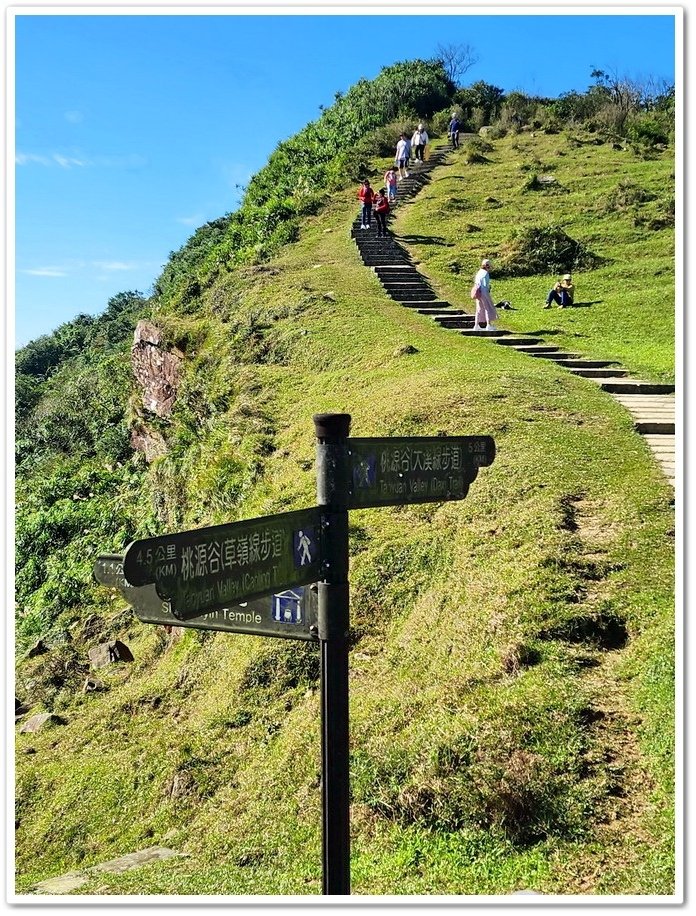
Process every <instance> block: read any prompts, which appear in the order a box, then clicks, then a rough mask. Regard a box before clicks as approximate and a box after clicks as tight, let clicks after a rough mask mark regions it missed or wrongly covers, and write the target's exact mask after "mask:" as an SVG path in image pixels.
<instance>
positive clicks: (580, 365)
mask: <svg viewBox="0 0 696 916" xmlns="http://www.w3.org/2000/svg"><path fill="white" fill-rule="evenodd" d="M554 362H557V363H558V365H559V366H565V368H566V369H604V368H606V367H607V366H618V365H619V364H618V363H617V362H616V360H612V359H584V358H583V357H573V358H568V357H564V358H561V359H556V360H554Z"/></svg>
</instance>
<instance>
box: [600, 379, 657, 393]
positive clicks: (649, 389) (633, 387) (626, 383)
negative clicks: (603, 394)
mask: <svg viewBox="0 0 696 916" xmlns="http://www.w3.org/2000/svg"><path fill="white" fill-rule="evenodd" d="M598 384H599V386H600V388H601V389H602V391H608V392H609V393H610V394H673V393H674V385H669V384H661V383H659V382H643V381H640V380H639V379H618V378H617V379H606V380H605V379H599V380H598Z"/></svg>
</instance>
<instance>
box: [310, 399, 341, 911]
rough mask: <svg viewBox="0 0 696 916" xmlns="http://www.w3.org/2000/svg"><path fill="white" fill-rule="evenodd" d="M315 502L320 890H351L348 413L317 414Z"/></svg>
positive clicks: (326, 891)
mask: <svg viewBox="0 0 696 916" xmlns="http://www.w3.org/2000/svg"><path fill="white" fill-rule="evenodd" d="M314 426H315V433H316V437H317V504H318V505H319V506H321V508H322V510H323V511H322V531H321V539H322V558H323V564H322V581H320V582H319V608H318V623H319V639H320V641H321V756H322V864H323V881H322V892H323V893H324V894H350V775H349V745H348V626H349V600H348V484H349V480H348V474H349V468H348V446H347V438H348V433H349V431H350V415H349V414H317V415H316V416H315V417H314Z"/></svg>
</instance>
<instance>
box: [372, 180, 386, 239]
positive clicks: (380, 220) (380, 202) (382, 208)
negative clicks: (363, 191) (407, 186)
mask: <svg viewBox="0 0 696 916" xmlns="http://www.w3.org/2000/svg"><path fill="white" fill-rule="evenodd" d="M387 213H389V199H388V198H387V192H386V188H380V189H379V191H378V192H377V195H376V197H375V216H376V218H377V237H378V238H386V237H387V235H388V232H387Z"/></svg>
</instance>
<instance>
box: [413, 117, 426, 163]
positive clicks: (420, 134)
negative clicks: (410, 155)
mask: <svg viewBox="0 0 696 916" xmlns="http://www.w3.org/2000/svg"><path fill="white" fill-rule="evenodd" d="M427 142H428V132H427V130H426V129H425V127H423V125H422V124H419V125H418V127H417V128H416V129H415V130H414V132H413V136H412V137H411V146H412V147H413V150H414V155H415V157H416V159H420V161H421V162H422V161H423V158H424V156H425V146H426V144H427Z"/></svg>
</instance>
